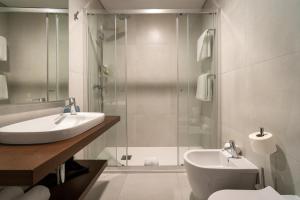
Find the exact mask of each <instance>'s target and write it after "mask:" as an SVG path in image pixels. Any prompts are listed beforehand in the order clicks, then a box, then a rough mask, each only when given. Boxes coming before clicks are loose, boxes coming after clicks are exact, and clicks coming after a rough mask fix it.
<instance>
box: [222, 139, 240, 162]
mask: <svg viewBox="0 0 300 200" xmlns="http://www.w3.org/2000/svg"><path fill="white" fill-rule="evenodd" d="M228 143H229V147H224V150H226V151H227V152H229V153H230V154H231V156H232V158H239V154H238V151H237V148H236V146H235V142H234V141H233V140H229V141H228Z"/></svg>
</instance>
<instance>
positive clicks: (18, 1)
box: [0, 0, 68, 8]
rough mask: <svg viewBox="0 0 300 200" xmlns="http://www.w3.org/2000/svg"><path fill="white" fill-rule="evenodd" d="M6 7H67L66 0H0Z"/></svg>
mask: <svg viewBox="0 0 300 200" xmlns="http://www.w3.org/2000/svg"><path fill="white" fill-rule="evenodd" d="M0 3H2V4H4V5H5V6H8V7H24V8H68V0H0Z"/></svg>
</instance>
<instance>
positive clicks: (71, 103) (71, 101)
mask: <svg viewBox="0 0 300 200" xmlns="http://www.w3.org/2000/svg"><path fill="white" fill-rule="evenodd" d="M68 100H69V105H67V107H69V108H70V113H71V115H76V114H77V112H76V100H75V97H69V99H68Z"/></svg>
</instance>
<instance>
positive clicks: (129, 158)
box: [121, 155, 132, 160]
mask: <svg viewBox="0 0 300 200" xmlns="http://www.w3.org/2000/svg"><path fill="white" fill-rule="evenodd" d="M131 157H132V155H127V156H126V155H123V156H122V157H121V160H131Z"/></svg>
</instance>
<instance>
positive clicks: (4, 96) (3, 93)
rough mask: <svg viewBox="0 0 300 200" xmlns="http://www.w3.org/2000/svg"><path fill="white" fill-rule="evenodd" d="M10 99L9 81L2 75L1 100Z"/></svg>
mask: <svg viewBox="0 0 300 200" xmlns="http://www.w3.org/2000/svg"><path fill="white" fill-rule="evenodd" d="M4 99H8V90H7V80H6V77H5V76H4V75H1V74H0V100H4Z"/></svg>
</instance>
